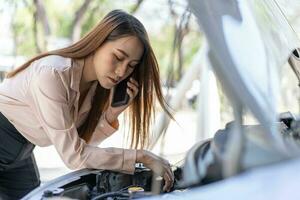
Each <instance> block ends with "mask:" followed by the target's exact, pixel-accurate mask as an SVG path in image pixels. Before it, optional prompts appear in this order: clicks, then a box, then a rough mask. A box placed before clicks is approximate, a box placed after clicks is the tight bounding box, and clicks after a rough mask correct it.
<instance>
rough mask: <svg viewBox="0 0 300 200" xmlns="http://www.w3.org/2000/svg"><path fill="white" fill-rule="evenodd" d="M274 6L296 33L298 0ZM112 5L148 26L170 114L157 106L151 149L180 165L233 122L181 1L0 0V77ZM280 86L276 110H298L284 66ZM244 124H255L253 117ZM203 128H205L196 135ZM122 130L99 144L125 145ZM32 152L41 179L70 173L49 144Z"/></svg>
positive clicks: (64, 40) (78, 31)
mask: <svg viewBox="0 0 300 200" xmlns="http://www.w3.org/2000/svg"><path fill="white" fill-rule="evenodd" d="M277 3H278V5H279V7H280V8H281V10H282V12H283V13H284V14H285V16H286V17H287V19H288V21H289V23H290V24H291V26H292V27H293V29H294V30H295V32H296V33H297V35H298V36H299V34H300V20H299V18H300V1H299V0H277ZM113 9H123V10H125V11H127V12H129V13H131V14H133V15H134V16H136V17H137V18H138V19H139V20H140V21H141V22H142V23H143V24H144V26H145V28H146V30H147V31H148V34H149V37H150V41H151V44H152V46H153V49H154V51H155V53H156V56H157V59H158V62H159V65H160V74H161V83H162V85H163V89H164V90H163V91H164V94H165V97H166V98H167V99H168V101H169V104H170V105H171V107H172V108H173V112H174V116H175V119H176V121H170V122H168V121H163V122H162V120H161V119H162V118H161V117H162V116H161V114H162V113H160V108H159V107H157V120H156V121H155V123H154V125H153V132H154V135H155V134H156V132H160V131H161V130H163V131H165V134H164V136H163V137H154V139H155V140H156V141H157V142H156V143H155V144H154V145H153V146H152V151H153V152H155V153H157V154H160V155H162V156H164V157H166V158H167V159H169V160H170V161H171V163H173V164H176V163H179V162H181V161H182V159H183V158H184V155H185V154H186V152H187V151H188V149H190V148H191V147H192V146H193V145H194V144H195V143H196V142H197V141H199V140H202V139H205V138H209V137H212V136H213V134H214V132H215V131H216V130H218V129H220V128H223V127H224V126H225V124H226V123H227V122H229V121H231V120H232V119H233V114H232V108H231V105H230V104H229V101H228V99H227V98H226V96H225V95H224V93H223V91H222V89H221V87H220V84H219V82H218V80H216V79H215V76H214V74H213V72H212V71H211V69H210V68H209V67H208V66H207V65H208V63H207V61H206V58H205V50H206V48H207V47H206V42H205V38H204V35H203V33H202V32H201V29H200V28H199V27H198V25H197V23H196V21H195V18H194V16H193V15H191V13H190V11H189V10H188V9H187V2H186V1H183V0H151V1H150V0H114V1H109V0H0V30H1V31H0V80H1V81H2V80H3V78H4V75H5V72H6V71H9V70H11V69H13V68H15V67H17V66H18V65H20V64H21V63H22V62H24V61H26V60H27V59H29V58H30V57H32V56H34V55H36V54H37V53H40V52H44V51H47V50H52V49H57V48H61V47H64V46H67V45H69V44H72V43H73V42H75V41H77V40H78V39H79V38H80V37H81V36H83V35H84V34H85V33H87V32H88V31H89V30H90V29H91V28H92V27H93V26H94V25H95V24H96V23H97V22H99V21H100V20H101V19H102V18H103V16H104V15H105V14H106V13H107V12H109V11H110V10H113ZM280 86H281V90H280V92H281V95H280V96H281V99H280V100H279V101H280V102H279V112H284V111H291V112H293V113H299V102H300V101H299V98H300V95H299V91H298V88H297V79H296V77H295V75H294V74H293V72H292V71H291V70H290V69H289V68H288V66H286V67H283V68H282V71H281V79H280ZM204 97H205V98H204ZM208 102H209V104H208ZM206 105H209V106H206ZM201 113H209V115H203V114H201ZM203 117H207V118H210V120H209V121H210V124H201V123H200V122H199V119H200V118H203ZM122 121H123V116H121V117H120V122H122ZM248 121H249V123H255V120H254V119H252V118H251V116H249V120H248ZM203 126H206V130H207V127H209V128H208V130H209V131H208V132H205V133H203V132H201V130H202V129H203ZM162 127H163V128H162ZM126 132H127V129H126V127H125V126H123V125H122V123H121V127H120V129H119V130H118V131H117V132H116V133H115V134H114V135H113V136H111V137H110V138H108V139H107V140H105V141H104V142H103V143H102V144H101V145H100V146H101V147H111V146H113V147H126V142H125V139H124V138H125V136H124V135H125V133H126ZM34 151H35V155H36V159H37V163H38V166H39V169H40V174H41V180H42V182H45V181H48V180H51V179H53V178H55V177H58V176H61V175H63V174H65V173H67V172H70V170H69V169H67V168H66V167H65V166H64V164H63V162H62V161H61V159H60V158H59V156H58V154H57V153H56V151H55V149H54V148H53V147H44V148H40V147H36V148H35V150H34Z"/></svg>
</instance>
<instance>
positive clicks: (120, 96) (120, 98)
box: [111, 76, 131, 107]
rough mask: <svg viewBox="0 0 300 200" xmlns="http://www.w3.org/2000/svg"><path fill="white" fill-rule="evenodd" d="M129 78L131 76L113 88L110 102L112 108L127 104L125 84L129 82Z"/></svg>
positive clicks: (127, 96) (127, 97)
mask: <svg viewBox="0 0 300 200" xmlns="http://www.w3.org/2000/svg"><path fill="white" fill-rule="evenodd" d="M130 77H131V76H128V77H127V78H125V79H124V80H122V81H121V82H120V83H118V84H117V85H116V86H115V88H114V91H113V98H112V102H111V106H112V107H118V106H122V105H126V104H127V103H128V101H129V95H128V94H127V82H128V81H129V79H130Z"/></svg>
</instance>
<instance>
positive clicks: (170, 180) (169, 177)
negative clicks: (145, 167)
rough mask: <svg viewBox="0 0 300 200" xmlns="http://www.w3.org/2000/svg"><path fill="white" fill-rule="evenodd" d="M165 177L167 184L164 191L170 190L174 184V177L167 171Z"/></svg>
mask: <svg viewBox="0 0 300 200" xmlns="http://www.w3.org/2000/svg"><path fill="white" fill-rule="evenodd" d="M163 178H164V180H165V185H164V187H163V191H168V192H169V191H170V189H171V187H172V185H173V180H172V177H171V176H170V175H169V174H168V173H167V172H165V173H164V176H163Z"/></svg>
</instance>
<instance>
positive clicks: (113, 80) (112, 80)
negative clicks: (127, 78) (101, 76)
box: [108, 77, 118, 84]
mask: <svg viewBox="0 0 300 200" xmlns="http://www.w3.org/2000/svg"><path fill="white" fill-rule="evenodd" d="M108 78H109V80H110V81H111V82H113V83H114V84H117V83H118V81H116V80H115V79H113V78H110V77H108Z"/></svg>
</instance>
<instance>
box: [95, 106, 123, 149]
mask: <svg viewBox="0 0 300 200" xmlns="http://www.w3.org/2000/svg"><path fill="white" fill-rule="evenodd" d="M105 115H106V113H105V112H103V114H102V116H101V117H100V119H99V122H98V124H97V126H96V128H95V130H94V132H93V134H92V138H91V139H90V141H89V144H91V145H93V146H98V145H99V144H100V143H101V142H102V141H103V140H105V139H106V138H108V137H109V136H111V135H112V134H113V133H115V132H116V131H117V130H118V128H119V121H118V120H116V121H115V122H114V124H110V123H108V121H107V120H106V117H105Z"/></svg>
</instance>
